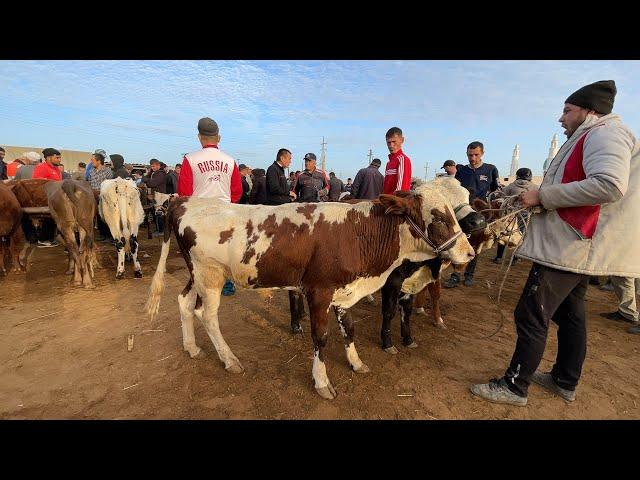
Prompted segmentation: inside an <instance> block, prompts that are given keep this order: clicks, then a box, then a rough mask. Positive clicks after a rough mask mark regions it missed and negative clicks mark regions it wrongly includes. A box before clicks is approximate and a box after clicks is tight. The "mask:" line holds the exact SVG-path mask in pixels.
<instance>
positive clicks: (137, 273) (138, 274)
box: [133, 270, 142, 278]
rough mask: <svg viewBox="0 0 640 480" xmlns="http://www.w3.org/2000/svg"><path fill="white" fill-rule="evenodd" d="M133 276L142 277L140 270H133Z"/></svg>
mask: <svg viewBox="0 0 640 480" xmlns="http://www.w3.org/2000/svg"><path fill="white" fill-rule="evenodd" d="M133 276H134V277H136V278H142V271H140V270H138V271H137V272H135V273H134V274H133Z"/></svg>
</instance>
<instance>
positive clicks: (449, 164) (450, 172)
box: [440, 160, 458, 178]
mask: <svg viewBox="0 0 640 480" xmlns="http://www.w3.org/2000/svg"><path fill="white" fill-rule="evenodd" d="M440 168H444V171H445V172H447V176H448V177H453V178H455V176H456V173H458V168H457V167H456V162H454V161H453V160H446V161H445V162H444V163H443V164H442V166H441V167H440Z"/></svg>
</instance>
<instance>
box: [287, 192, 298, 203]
mask: <svg viewBox="0 0 640 480" xmlns="http://www.w3.org/2000/svg"><path fill="white" fill-rule="evenodd" d="M289 196H290V197H291V200H292V201H293V200H295V199H296V198H298V196H297V195H296V192H293V191H291V192H289Z"/></svg>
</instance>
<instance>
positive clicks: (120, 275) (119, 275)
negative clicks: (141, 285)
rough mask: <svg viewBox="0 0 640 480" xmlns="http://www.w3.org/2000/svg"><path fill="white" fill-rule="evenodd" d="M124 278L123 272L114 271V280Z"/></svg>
mask: <svg viewBox="0 0 640 480" xmlns="http://www.w3.org/2000/svg"><path fill="white" fill-rule="evenodd" d="M123 278H124V272H120V273H116V280H122V279H123Z"/></svg>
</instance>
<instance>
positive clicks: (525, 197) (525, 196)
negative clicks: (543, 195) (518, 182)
mask: <svg viewBox="0 0 640 480" xmlns="http://www.w3.org/2000/svg"><path fill="white" fill-rule="evenodd" d="M520 202H522V206H523V207H524V208H528V207H535V206H536V205H541V203H540V192H539V191H538V190H530V191H528V192H522V193H521V194H520Z"/></svg>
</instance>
